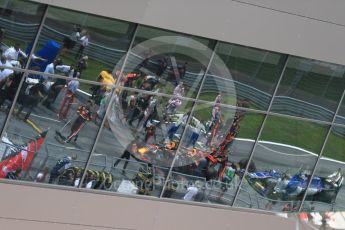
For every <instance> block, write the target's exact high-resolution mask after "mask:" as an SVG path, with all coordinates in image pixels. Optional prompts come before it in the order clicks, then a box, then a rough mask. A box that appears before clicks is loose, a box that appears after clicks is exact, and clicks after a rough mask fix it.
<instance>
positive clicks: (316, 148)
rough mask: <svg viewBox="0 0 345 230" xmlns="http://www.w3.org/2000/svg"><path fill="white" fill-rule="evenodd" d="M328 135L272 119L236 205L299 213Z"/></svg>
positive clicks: (323, 128)
mask: <svg viewBox="0 0 345 230" xmlns="http://www.w3.org/2000/svg"><path fill="white" fill-rule="evenodd" d="M327 131H328V126H326V125H321V124H317V123H312V122H307V121H302V120H296V119H288V118H283V117H277V116H269V117H268V118H267V120H266V123H265V126H264V128H263V131H262V134H261V136H260V138H259V142H258V144H257V146H256V148H255V151H254V153H253V154H254V155H253V158H252V161H251V163H250V167H249V171H248V173H247V174H246V175H245V180H244V181H243V183H242V187H241V190H240V193H239V197H238V199H237V200H238V201H237V202H236V204H235V205H236V206H241V207H249V206H248V204H247V203H249V201H250V202H251V206H252V207H253V208H256V209H266V210H273V211H286V212H290V211H297V209H298V208H299V206H300V201H301V199H302V197H303V195H304V191H305V188H306V185H307V182H308V180H309V177H310V174H311V172H312V170H313V167H314V165H315V163H316V159H317V156H318V154H319V152H320V151H321V148H322V145H323V142H324V140H325V137H326V134H327ZM239 199H240V200H239ZM248 199H249V200H248ZM244 201H247V203H245V202H244Z"/></svg>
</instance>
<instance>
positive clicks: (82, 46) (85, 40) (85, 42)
mask: <svg viewBox="0 0 345 230" xmlns="http://www.w3.org/2000/svg"><path fill="white" fill-rule="evenodd" d="M89 38H90V35H89V33H88V32H85V35H84V36H82V37H81V38H80V39H79V42H80V46H79V50H78V52H77V53H76V54H75V59H76V60H79V59H80V58H81V57H82V56H83V53H84V50H85V47H86V46H88V45H89Z"/></svg>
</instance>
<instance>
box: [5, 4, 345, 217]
mask: <svg viewBox="0 0 345 230" xmlns="http://www.w3.org/2000/svg"><path fill="white" fill-rule="evenodd" d="M0 6H1V9H0V29H1V31H0V32H1V33H0V39H1V52H2V56H1V61H0V62H1V73H0V74H1V75H0V106H1V107H0V109H1V111H0V127H1V130H0V131H1V145H0V159H1V161H0V178H3V179H8V180H23V181H31V182H37V183H47V184H56V185H60V186H70V187H77V188H85V189H94V190H107V191H111V192H117V193H122V194H129V195H147V196H154V197H157V198H171V199H182V200H185V201H186V202H190V201H195V202H204V203H212V204H221V205H227V206H236V207H248V208H254V209H264V210H271V211H285V212H297V211H300V210H320V211H321V210H322V211H325V210H344V208H345V207H344V205H343V204H344V202H343V200H344V199H345V191H344V188H343V187H342V184H343V173H344V170H345V167H344V162H345V157H344V149H345V144H344V134H345V118H344V116H343V115H344V103H345V102H344V89H345V77H344V73H345V67H344V66H341V65H336V64H332V63H325V62H322V61H318V60H310V59H306V58H301V57H295V56H291V55H288V54H280V53H276V52H272V51H268V50H260V49H256V48H252V47H245V46H241V45H238V44H230V43H225V42H222V41H216V40H212V39H208V38H202V37H197V36H193V35H189V34H181V33H178V32H174V31H167V30H164V29H158V28H152V27H148V26H144V25H139V24H135V23H131V22H125V21H120V20H116V19H110V18H104V17H100V16H95V15H91V14H87V13H83V12H76V11H71V10H67V9H62V8H57V7H51V6H46V5H40V4H37V3H32V2H28V1H21V0H13V1H5V0H0Z"/></svg>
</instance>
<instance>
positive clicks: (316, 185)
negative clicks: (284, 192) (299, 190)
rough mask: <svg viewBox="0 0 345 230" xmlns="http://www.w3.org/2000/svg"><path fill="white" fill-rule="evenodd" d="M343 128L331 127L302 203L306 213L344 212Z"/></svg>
mask: <svg viewBox="0 0 345 230" xmlns="http://www.w3.org/2000/svg"><path fill="white" fill-rule="evenodd" d="M344 137H345V128H343V127H338V126H333V127H332V129H331V133H330V135H329V137H328V140H327V143H326V146H325V149H324V152H323V155H322V157H321V158H320V161H319V163H318V166H317V168H316V171H315V176H314V178H313V181H312V184H311V187H310V189H309V194H308V196H307V197H306V201H305V202H304V206H303V208H304V210H307V211H312V210H315V211H344V208H345V205H344V204H345V190H344V187H343V183H344V181H343V180H344V169H345V167H344V161H345V156H344V149H345V139H344Z"/></svg>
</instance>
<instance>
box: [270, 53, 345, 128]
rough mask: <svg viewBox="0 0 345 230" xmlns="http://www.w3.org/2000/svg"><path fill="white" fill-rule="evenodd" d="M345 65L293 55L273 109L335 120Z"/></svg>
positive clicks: (291, 113) (324, 119)
mask: <svg viewBox="0 0 345 230" xmlns="http://www.w3.org/2000/svg"><path fill="white" fill-rule="evenodd" d="M344 72H345V67H344V66H341V65H335V64H330V63H326V62H321V61H316V60H310V59H304V58H298V57H290V58H289V62H288V66H287V68H286V70H285V73H284V76H283V79H282V81H281V83H280V86H279V89H278V92H277V95H276V98H275V99H274V101H273V105H272V111H273V112H277V113H283V114H288V115H293V116H298V117H307V118H312V119H317V120H323V121H332V118H333V116H334V112H335V110H336V108H337V106H338V103H339V100H340V98H341V95H342V93H343V90H344V87H345V78H344Z"/></svg>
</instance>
